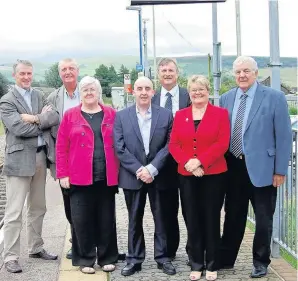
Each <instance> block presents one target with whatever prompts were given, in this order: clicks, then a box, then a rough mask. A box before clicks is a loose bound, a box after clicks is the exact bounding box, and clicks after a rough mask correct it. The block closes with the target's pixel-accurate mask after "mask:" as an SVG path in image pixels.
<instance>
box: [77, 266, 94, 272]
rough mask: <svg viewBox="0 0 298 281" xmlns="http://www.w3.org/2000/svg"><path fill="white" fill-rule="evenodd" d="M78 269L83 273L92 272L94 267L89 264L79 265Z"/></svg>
mask: <svg viewBox="0 0 298 281" xmlns="http://www.w3.org/2000/svg"><path fill="white" fill-rule="evenodd" d="M80 271H81V272H82V273H84V274H94V273H95V269H94V268H93V267H89V266H80Z"/></svg>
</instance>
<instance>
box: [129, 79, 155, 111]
mask: <svg viewBox="0 0 298 281" xmlns="http://www.w3.org/2000/svg"><path fill="white" fill-rule="evenodd" d="M133 94H134V96H135V99H136V104H137V106H138V107H139V108H141V107H142V108H148V107H149V106H150V104H151V98H152V97H153V95H154V90H153V84H152V82H151V80H150V79H149V78H147V77H140V78H138V79H137V80H136V82H135V84H134V89H133Z"/></svg>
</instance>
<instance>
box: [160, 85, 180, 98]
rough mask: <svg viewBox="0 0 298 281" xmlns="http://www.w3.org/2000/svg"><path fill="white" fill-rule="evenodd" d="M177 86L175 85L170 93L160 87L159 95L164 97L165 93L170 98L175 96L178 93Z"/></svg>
mask: <svg viewBox="0 0 298 281" xmlns="http://www.w3.org/2000/svg"><path fill="white" fill-rule="evenodd" d="M178 90H179V86H178V85H177V84H176V86H174V87H173V88H172V89H171V90H170V91H168V90H166V89H165V88H164V87H161V94H162V95H163V96H165V95H166V94H167V93H170V94H171V95H172V97H174V96H176V94H177V93H178Z"/></svg>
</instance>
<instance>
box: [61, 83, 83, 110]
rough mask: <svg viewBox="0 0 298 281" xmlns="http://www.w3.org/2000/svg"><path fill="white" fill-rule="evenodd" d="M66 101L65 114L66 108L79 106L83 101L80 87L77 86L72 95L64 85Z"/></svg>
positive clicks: (64, 103) (64, 105) (64, 104)
mask: <svg viewBox="0 0 298 281" xmlns="http://www.w3.org/2000/svg"><path fill="white" fill-rule="evenodd" d="M63 91H64V94H63V97H64V102H63V115H64V113H65V111H66V110H68V109H70V108H73V107H75V106H78V105H79V104H80V102H81V98H80V93H79V90H78V87H76V89H75V91H74V92H73V95H72V97H70V96H69V94H68V93H67V91H66V89H65V87H64V90H63Z"/></svg>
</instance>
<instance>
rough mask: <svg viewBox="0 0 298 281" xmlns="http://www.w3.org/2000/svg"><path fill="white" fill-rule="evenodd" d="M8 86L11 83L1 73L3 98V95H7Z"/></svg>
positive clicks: (0, 83) (0, 95) (0, 82)
mask: <svg viewBox="0 0 298 281" xmlns="http://www.w3.org/2000/svg"><path fill="white" fill-rule="evenodd" d="M8 85H9V82H8V80H7V78H6V77H5V76H4V75H3V74H1V73H0V97H2V96H3V95H5V94H6V93H7V91H8Z"/></svg>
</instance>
